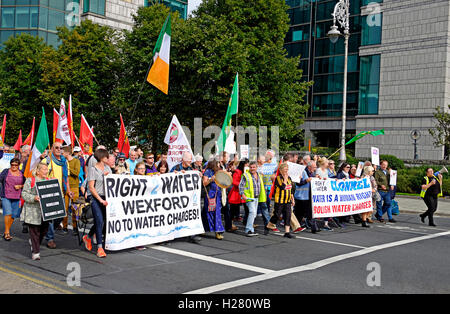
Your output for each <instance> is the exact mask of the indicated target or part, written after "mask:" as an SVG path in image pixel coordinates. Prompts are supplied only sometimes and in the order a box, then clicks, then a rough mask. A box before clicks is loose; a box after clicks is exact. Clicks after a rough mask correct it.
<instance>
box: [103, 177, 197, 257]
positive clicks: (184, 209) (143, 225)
mask: <svg viewBox="0 0 450 314" xmlns="http://www.w3.org/2000/svg"><path fill="white" fill-rule="evenodd" d="M201 184H202V183H201V177H200V173H199V172H197V171H186V172H185V173H177V174H175V173H169V174H163V175H160V176H137V175H134V176H131V177H127V176H121V175H108V176H106V177H105V193H106V201H107V202H108V206H107V207H106V241H105V248H106V249H107V250H111V251H116V250H122V249H126V248H130V247H136V246H142V245H148V244H152V243H158V242H164V241H169V240H173V239H175V238H179V237H186V236H191V235H196V234H200V233H204V229H203V224H202V218H201V204H202V202H201V197H200V189H201Z"/></svg>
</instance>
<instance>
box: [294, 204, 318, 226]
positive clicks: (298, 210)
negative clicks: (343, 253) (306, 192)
mask: <svg viewBox="0 0 450 314" xmlns="http://www.w3.org/2000/svg"><path fill="white" fill-rule="evenodd" d="M294 214H295V217H297V220H298V222H299V223H301V221H302V219H303V218H305V219H306V225H309V226H311V230H313V231H317V230H318V229H319V227H318V226H317V221H316V219H315V218H312V206H311V200H295V206H294Z"/></svg>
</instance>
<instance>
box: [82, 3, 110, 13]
mask: <svg viewBox="0 0 450 314" xmlns="http://www.w3.org/2000/svg"><path fill="white" fill-rule="evenodd" d="M87 12H92V13H95V14H99V15H105V0H84V2H83V13H87Z"/></svg>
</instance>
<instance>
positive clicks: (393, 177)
mask: <svg viewBox="0 0 450 314" xmlns="http://www.w3.org/2000/svg"><path fill="white" fill-rule="evenodd" d="M390 175H391V178H390V180H389V184H390V185H397V170H391V171H390Z"/></svg>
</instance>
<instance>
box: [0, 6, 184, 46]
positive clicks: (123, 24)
mask: <svg viewBox="0 0 450 314" xmlns="http://www.w3.org/2000/svg"><path fill="white" fill-rule="evenodd" d="M152 3H163V4H165V5H167V6H168V7H170V8H171V9H172V11H178V12H179V13H180V16H181V17H183V18H187V7H188V1H176V0H170V1H167V0H164V1H157V0H0V44H1V43H3V42H4V41H6V40H7V39H8V38H9V37H10V36H12V35H17V34H20V33H28V34H31V35H34V36H40V37H42V38H43V39H44V41H45V42H46V43H48V44H49V45H53V46H54V47H57V46H58V44H59V43H58V36H57V31H56V27H59V26H67V27H69V28H70V27H73V26H75V25H77V24H78V23H79V21H82V20H91V21H92V22H94V23H97V24H100V25H106V26H110V27H112V28H115V29H127V30H130V29H131V28H132V26H133V14H135V13H136V12H137V10H138V8H139V7H141V6H149V5H152Z"/></svg>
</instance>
